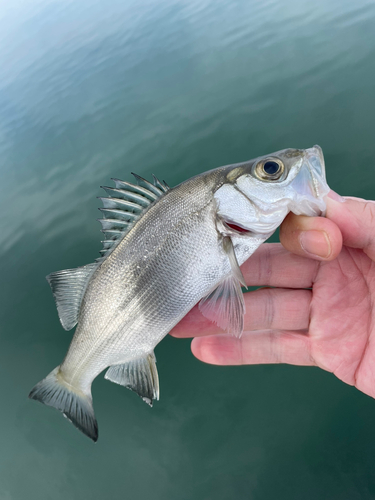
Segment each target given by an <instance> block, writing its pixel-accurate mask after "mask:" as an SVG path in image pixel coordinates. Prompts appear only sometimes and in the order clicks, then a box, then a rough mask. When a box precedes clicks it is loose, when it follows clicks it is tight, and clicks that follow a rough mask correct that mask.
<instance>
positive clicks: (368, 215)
mask: <svg viewBox="0 0 375 500" xmlns="http://www.w3.org/2000/svg"><path fill="white" fill-rule="evenodd" d="M342 200H343V202H342V201H336V199H333V198H331V197H327V198H326V201H327V214H326V217H327V219H329V220H331V221H332V222H334V223H335V224H336V225H337V226H338V228H339V229H340V231H341V234H342V237H343V244H344V245H346V246H348V247H352V248H361V249H362V250H363V251H364V252H365V253H366V254H367V255H368V256H369V257H370V259H371V260H373V261H375V201H369V200H363V199H361V198H351V197H347V198H343V199H342Z"/></svg>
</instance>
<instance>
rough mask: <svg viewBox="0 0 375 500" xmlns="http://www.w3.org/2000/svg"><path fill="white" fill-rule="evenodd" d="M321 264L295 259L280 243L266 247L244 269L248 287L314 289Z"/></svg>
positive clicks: (304, 258)
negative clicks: (312, 287) (313, 285)
mask: <svg viewBox="0 0 375 500" xmlns="http://www.w3.org/2000/svg"><path fill="white" fill-rule="evenodd" d="M318 267H319V262H318V261H316V260H313V259H309V258H306V257H302V256H300V255H295V254H293V253H291V252H289V251H288V250H285V248H284V247H283V246H282V245H281V244H280V243H264V244H263V245H261V246H260V247H259V248H258V250H256V251H255V252H254V253H253V255H252V256H251V257H250V258H249V259H248V260H247V261H246V262H245V263H244V264H242V266H241V270H242V273H243V275H244V277H245V280H246V285H247V286H274V287H282V288H311V286H312V284H313V281H314V278H315V276H316V273H317V271H318Z"/></svg>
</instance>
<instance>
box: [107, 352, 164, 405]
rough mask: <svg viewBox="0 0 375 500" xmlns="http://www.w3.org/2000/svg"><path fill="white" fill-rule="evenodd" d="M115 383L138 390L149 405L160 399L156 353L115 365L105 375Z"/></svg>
mask: <svg viewBox="0 0 375 500" xmlns="http://www.w3.org/2000/svg"><path fill="white" fill-rule="evenodd" d="M104 378H105V379H107V380H110V381H111V382H114V383H115V384H119V385H123V386H124V387H127V388H128V389H130V390H131V391H134V392H136V393H137V394H138V395H139V396H140V397H141V398H142V399H143V401H145V402H146V403H147V404H148V405H150V406H152V403H153V400H154V399H157V400H159V377H158V371H157V368H156V358H155V355H154V353H153V352H152V353H151V354H147V355H146V356H143V357H142V358H137V359H134V360H132V361H129V362H127V363H123V364H121V365H113V366H111V367H110V368H109V369H108V370H107V373H106V374H105V376H104Z"/></svg>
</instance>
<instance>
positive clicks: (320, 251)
mask: <svg viewBox="0 0 375 500" xmlns="http://www.w3.org/2000/svg"><path fill="white" fill-rule="evenodd" d="M299 242H300V245H301V247H302V248H303V250H304V251H305V252H306V253H309V254H311V255H314V256H315V257H319V258H321V259H327V258H328V257H329V256H330V255H331V252H332V248H331V242H330V241H329V238H328V235H327V233H326V232H325V231H302V232H301V234H300V236H299Z"/></svg>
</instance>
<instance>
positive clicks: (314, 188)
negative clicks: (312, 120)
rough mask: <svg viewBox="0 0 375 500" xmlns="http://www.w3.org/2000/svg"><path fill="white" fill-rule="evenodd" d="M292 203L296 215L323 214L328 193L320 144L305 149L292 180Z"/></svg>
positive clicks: (292, 209)
mask: <svg viewBox="0 0 375 500" xmlns="http://www.w3.org/2000/svg"><path fill="white" fill-rule="evenodd" d="M292 188H293V190H294V193H295V196H294V203H293V204H292V207H291V211H292V212H294V213H295V214H296V215H309V216H324V215H325V212H326V203H325V201H324V198H325V197H326V196H327V194H328V193H329V190H330V189H329V187H328V185H327V181H326V170H325V162H324V156H323V151H322V148H321V147H320V146H317V145H316V146H313V147H312V148H309V149H305V151H304V157H303V160H302V165H301V167H300V170H299V172H298V174H297V175H296V177H295V178H294V180H293V181H292Z"/></svg>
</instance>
